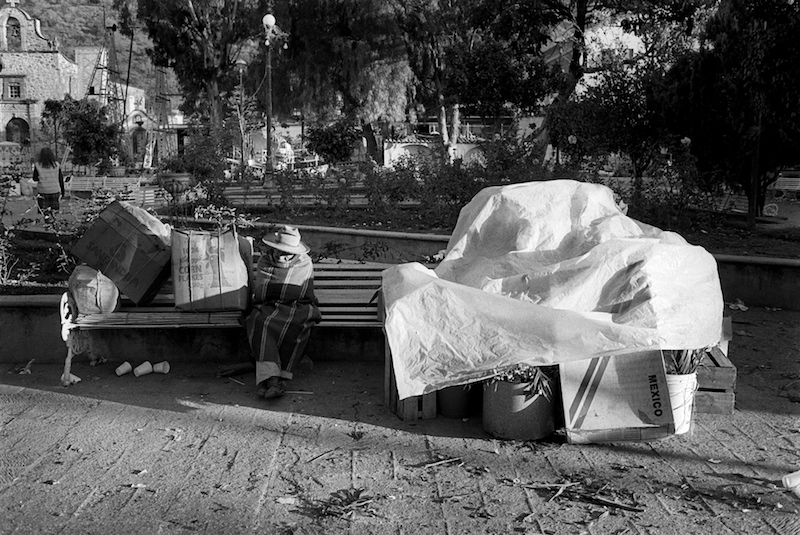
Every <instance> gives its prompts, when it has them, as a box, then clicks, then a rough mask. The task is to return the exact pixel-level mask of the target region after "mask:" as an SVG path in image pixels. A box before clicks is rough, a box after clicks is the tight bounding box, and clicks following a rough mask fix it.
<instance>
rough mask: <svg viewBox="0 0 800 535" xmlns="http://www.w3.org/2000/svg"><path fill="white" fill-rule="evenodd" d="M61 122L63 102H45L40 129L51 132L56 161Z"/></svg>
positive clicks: (49, 100)
mask: <svg viewBox="0 0 800 535" xmlns="http://www.w3.org/2000/svg"><path fill="white" fill-rule="evenodd" d="M63 121H64V102H63V101H61V100H54V99H48V100H45V102H44V109H43V110H42V118H41V123H42V129H43V130H47V129H48V128H49V129H50V130H51V131H52V132H53V146H54V147H55V156H56V160H58V143H59V140H60V139H61V127H62V122H63Z"/></svg>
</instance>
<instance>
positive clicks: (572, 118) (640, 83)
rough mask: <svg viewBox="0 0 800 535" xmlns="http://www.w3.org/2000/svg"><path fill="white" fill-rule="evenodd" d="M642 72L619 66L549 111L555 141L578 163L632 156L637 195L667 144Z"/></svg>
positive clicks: (644, 73) (647, 80) (635, 195)
mask: <svg viewBox="0 0 800 535" xmlns="http://www.w3.org/2000/svg"><path fill="white" fill-rule="evenodd" d="M648 85H649V76H648V74H647V73H646V72H643V70H639V71H637V70H634V69H629V68H617V69H612V70H609V71H606V72H604V73H602V75H600V77H599V79H598V80H597V81H596V83H595V84H592V85H591V86H590V87H588V88H587V89H586V91H585V93H583V94H581V95H579V96H576V98H574V99H572V100H570V101H568V102H567V103H564V104H560V105H556V106H554V107H552V108H551V109H550V110H549V113H550V114H552V118H551V141H552V143H553V144H554V145H555V146H557V147H561V148H562V150H564V151H565V152H566V153H567V154H568V155H569V156H570V157H571V158H572V159H573V160H575V161H580V160H581V159H583V158H585V157H590V158H595V159H596V158H599V157H606V156H608V155H611V154H624V155H626V156H628V158H629V159H630V161H631V164H632V167H633V178H634V182H633V185H634V197H635V198H636V197H637V195H638V192H639V190H640V189H641V182H642V177H643V176H644V174H645V172H646V171H647V170H648V168H649V167H650V164H651V163H652V162H653V159H654V157H655V155H656V154H657V153H658V152H659V150H660V146H661V145H663V141H662V139H661V136H662V130H663V129H662V128H661V124H660V117H659V116H658V114H657V112H656V110H655V107H654V105H653V103H652V99H651V98H648V94H649V93H650V91H649V89H648Z"/></svg>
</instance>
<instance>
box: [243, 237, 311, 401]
mask: <svg viewBox="0 0 800 535" xmlns="http://www.w3.org/2000/svg"><path fill="white" fill-rule="evenodd" d="M262 242H263V243H264V245H265V246H266V247H264V248H263V251H262V255H261V259H260V260H259V261H258V266H257V268H256V276H255V282H254V283H253V288H252V297H253V308H252V310H251V311H250V313H249V314H248V315H247V317H246V318H245V329H246V331H247V339H248V342H249V345H250V349H251V351H252V354H253V358H254V359H255V361H256V384H257V385H258V395H259V396H261V397H263V398H265V399H271V398H276V397H279V396H282V395H283V393H284V392H285V386H284V382H285V381H286V380H289V379H291V378H292V369H293V368H294V367H295V366H296V365H297V364H298V363H299V362H300V359H302V358H303V355H304V353H303V351H304V350H305V347H306V343H307V342H308V337H309V335H310V334H311V327H312V326H314V324H316V323H319V321H320V318H321V316H320V312H319V307H318V306H317V299H316V297H314V265H313V263H312V261H311V257H309V256H308V252H309V250H310V249H309V247H308V246H307V245H306V244H305V243H303V242H302V241H301V240H300V231H298V230H297V228H295V227H290V226H284V227H282V228H280V229H279V230H278V232H276V233H274V234H269V235H267V236H266V237H264V238H263V239H262Z"/></svg>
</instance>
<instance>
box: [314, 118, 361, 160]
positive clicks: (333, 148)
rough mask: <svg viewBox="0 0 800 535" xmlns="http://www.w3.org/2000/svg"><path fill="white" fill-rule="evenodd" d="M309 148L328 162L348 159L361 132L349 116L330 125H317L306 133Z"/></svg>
mask: <svg viewBox="0 0 800 535" xmlns="http://www.w3.org/2000/svg"><path fill="white" fill-rule="evenodd" d="M306 137H307V140H308V148H309V149H310V150H311V151H313V152H315V153H317V154H319V155H320V156H322V158H323V159H324V160H325V161H326V162H328V163H337V162H343V161H346V160H347V159H348V158H349V157H350V154H351V153H352V152H353V148H354V147H355V144H356V143H357V142H358V140H359V139H361V134H360V133H359V131H358V129H356V127H355V126H354V125H353V123H352V121H351V120H349V119H348V118H347V117H343V118H341V119H339V120H338V121H335V122H333V123H331V124H328V125H315V126H313V127H311V128H309V130H308V134H306Z"/></svg>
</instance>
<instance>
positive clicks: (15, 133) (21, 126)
mask: <svg viewBox="0 0 800 535" xmlns="http://www.w3.org/2000/svg"><path fill="white" fill-rule="evenodd" d="M30 138H31V131H30V128H29V127H28V123H27V122H26V121H25V120H24V119H20V118H19V117H15V118H13V119H11V120H10V121H8V124H6V141H13V142H15V143H19V144H21V145H26V144H27V143H28V142H29V141H30Z"/></svg>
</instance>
